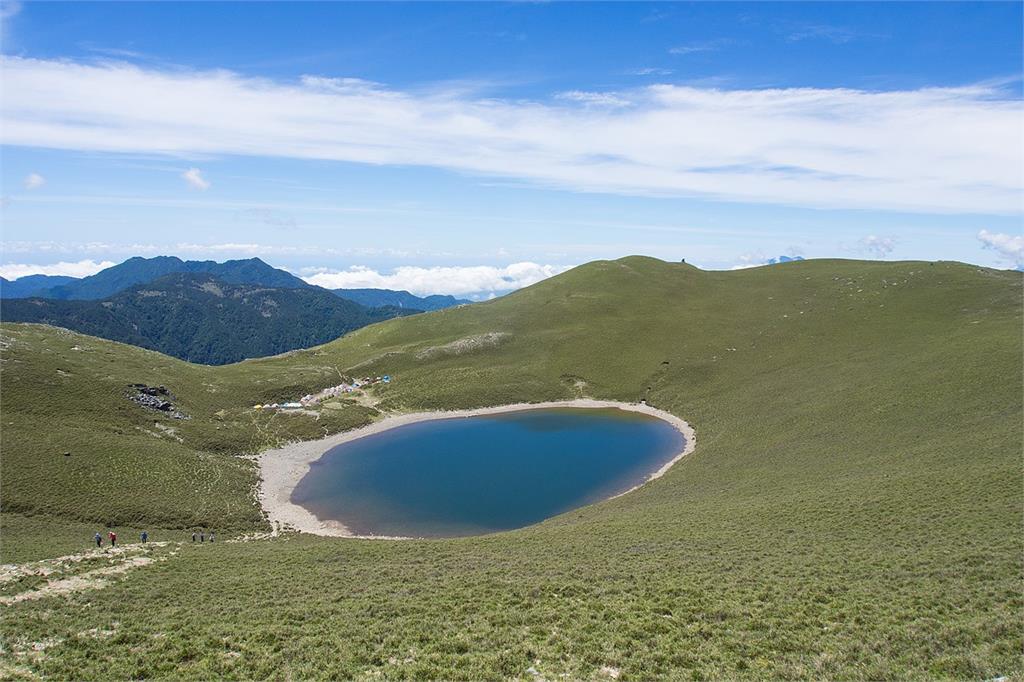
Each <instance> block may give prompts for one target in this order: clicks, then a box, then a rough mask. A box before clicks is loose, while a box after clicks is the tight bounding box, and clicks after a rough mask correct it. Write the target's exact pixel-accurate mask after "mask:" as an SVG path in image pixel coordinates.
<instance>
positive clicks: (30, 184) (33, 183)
mask: <svg viewBox="0 0 1024 682" xmlns="http://www.w3.org/2000/svg"><path fill="white" fill-rule="evenodd" d="M23 184H24V186H25V189H27V190H30V191H31V190H33V189H39V188H40V187H42V186H43V185H45V184H46V178H44V177H43V176H42V175H40V174H39V173H29V174H28V175H26V176H25V180H24V183H23Z"/></svg>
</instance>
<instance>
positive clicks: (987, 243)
mask: <svg viewBox="0 0 1024 682" xmlns="http://www.w3.org/2000/svg"><path fill="white" fill-rule="evenodd" d="M978 240H979V241H981V244H982V246H983V247H984V248H986V249H991V250H993V251H995V252H996V253H998V254H999V255H1000V256H1002V257H1003V258H1004V259H1005V260H1006V261H1008V262H1010V263H1013V265H1014V266H1015V267H1017V268H1018V269H1019V268H1024V236H1022V235H1019V234H1015V235H1013V234H1005V233H1002V232H989V231H988V230H982V231H981V232H979V233H978Z"/></svg>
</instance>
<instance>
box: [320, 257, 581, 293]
mask: <svg viewBox="0 0 1024 682" xmlns="http://www.w3.org/2000/svg"><path fill="white" fill-rule="evenodd" d="M570 267H571V266H567V265H540V264H538V263H528V262H527V263H513V264H512V265H508V266H506V267H494V266H491V265H475V266H454V267H430V268H424V267H416V266H403V267H400V268H396V269H395V270H394V272H392V273H390V274H384V273H381V272H379V271H377V270H374V269H372V268H368V267H364V266H359V265H356V266H353V267H351V268H349V269H347V270H330V269H327V268H311V269H307V270H306V271H305V272H307V273H308V272H314V271H315V274H307V275H306V276H305V277H303V279H304V280H306V281H307V282H309V283H310V284H315V285H317V286H321V287H326V288H328V289H362V288H371V289H400V290H401V289H404V290H405V291H409V292H411V293H413V294H416V295H419V296H425V295H429V294H451V295H453V296H467V295H470V294H488V293H492V292H502V291H509V290H511V289H521V288H522V287H526V286H530V285H531V284H536V283H537V282H539V281H541V280H543V279H547V278H548V277H552V276H554V275H557V274H559V273H561V272H565V271H566V270H568V269H569V268H570Z"/></svg>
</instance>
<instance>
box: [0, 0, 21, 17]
mask: <svg viewBox="0 0 1024 682" xmlns="http://www.w3.org/2000/svg"><path fill="white" fill-rule="evenodd" d="M21 8H22V4H21V3H20V2H18V0H0V21H6V20H8V19H13V18H14V17H15V16H17V15H18V14H20V13H21Z"/></svg>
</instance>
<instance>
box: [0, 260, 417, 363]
mask: <svg viewBox="0 0 1024 682" xmlns="http://www.w3.org/2000/svg"><path fill="white" fill-rule="evenodd" d="M143 260H144V259H134V258H133V259H131V260H130V261H127V262H126V263H123V264H122V266H125V265H127V266H129V268H128V269H126V271H123V273H115V274H117V275H118V276H116V277H114V276H106V277H100V276H101V275H103V274H104V272H108V271H104V272H101V273H99V274H97V275H94V276H93V277H86V278H83V279H81V280H77V281H75V282H71V283H63V284H59V285H57V286H55V287H53V288H50V289H47V290H46V291H48V292H53V291H60V293H62V294H64V295H66V296H68V298H73V299H74V300H63V299H59V298H48V299H47V298H41V297H36V298H27V299H12V298H5V299H3V300H2V301H0V318H2V319H3V320H4V321H7V322H38V323H44V324H50V325H54V326H58V327H65V328H68V329H73V330H75V331H78V332H82V333H84V334H90V335H93V336H99V337H102V338H105V339H111V340H113V341H121V342H124V343H130V344H132V345H135V346H141V347H142V348H149V349H151V350H157V351H160V352H161V353H166V354H168V355H173V356H174V357H177V358H181V359H183V360H189V361H191V362H198V363H203V364H212V365H217V364H225V363H229V362H237V361H239V360H243V359H245V358H253V357H260V356H264V355H275V354H277V353H282V352H284V351H288V350H293V349H296V348H306V347H309V346H314V345H317V344H321V343H325V342H327V341H330V340H332V339H335V338H337V337H339V336H342V335H344V334H346V333H348V332H350V331H353V330H355V329H358V328H360V327H364V326H366V325H368V324H372V323H374V322H379V321H381V320H386V319H389V318H392V317H397V316H400V315H409V314H413V313H416V312H420V311H419V310H415V309H409V308H400V307H394V306H387V307H372V308H371V307H367V306H364V305H360V304H359V303H356V302H354V301H350V300H347V299H345V298H341V297H340V296H337V295H335V294H334V293H332V292H330V291H328V290H327V289H322V288H320V287H313V286H310V285H308V284H306V283H305V282H302V280H299V279H298V278H296V277H293V276H291V275H289V274H288V273H286V272H283V271H281V270H274V268H271V267H270V266H268V265H266V263H263V262H262V261H259V260H256V259H253V260H254V261H255V262H253V261H229V262H228V263H224V264H221V265H222V267H221V268H220V269H219V270H218V273H219V275H220V276H216V277H215V276H214V275H212V274H210V273H208V272H173V273H170V274H166V275H163V276H160V277H156V278H155V279H153V280H152V281H147V282H145V283H140V284H135V285H133V286H129V287H128V288H126V289H122V290H119V291H118V292H117V293H115V294H113V295H111V296H107V297H104V298H103V299H101V300H82V299H83V298H84V296H85V294H90V295H91V294H92V293H93V292H96V291H100V290H102V289H104V288H110V287H113V286H117V285H119V284H120V283H123V282H124V281H126V280H127V279H131V278H133V277H139V276H141V273H142V272H143V271H145V270H146V269H145V268H140V267H138V266H140V265H141V264H140V263H139V261H143ZM154 260H156V261H158V263H157V264H156V267H154V268H152V269H149V270H148V272H150V273H152V272H155V271H158V270H159V268H161V267H164V266H165V265H167V264H169V263H170V261H177V262H178V263H179V264H181V263H182V261H180V260H179V259H176V258H175V259H149V261H150V262H152V261H154ZM200 265H203V266H205V267H209V266H207V264H205V263H202V264H200ZM212 265H218V264H216V263H214V264H212ZM122 266H116V267H122ZM223 266H230V267H223ZM113 269H114V268H110V269H109V270H113ZM211 269H213V268H211ZM268 271H269V272H268ZM122 274H123V276H122ZM246 276H251V277H252V278H253V279H259V280H262V281H264V282H268V281H269V282H274V283H277V284H285V285H286V286H272V285H269V284H263V283H258V282H257V283H254V282H246V283H241V284H239V283H233V282H229V281H226V280H225V279H223V278H222V277H232V278H235V279H239V278H242V277H246ZM96 278H99V279H98V280H97V279H96ZM90 280H91V281H90ZM115 283H117V284H115ZM296 283H300V284H296ZM289 284H290V285H292V286H287V285H289ZM82 285H84V286H82ZM5 286H7V285H6V284H5Z"/></svg>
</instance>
